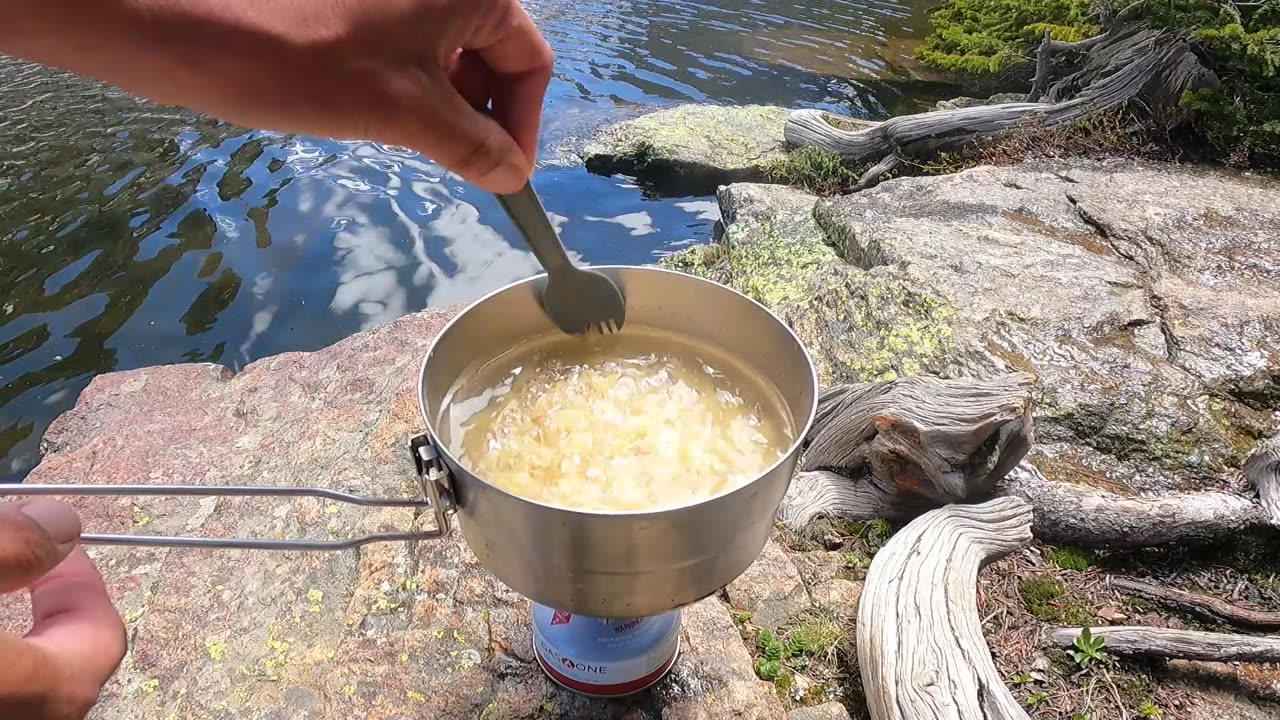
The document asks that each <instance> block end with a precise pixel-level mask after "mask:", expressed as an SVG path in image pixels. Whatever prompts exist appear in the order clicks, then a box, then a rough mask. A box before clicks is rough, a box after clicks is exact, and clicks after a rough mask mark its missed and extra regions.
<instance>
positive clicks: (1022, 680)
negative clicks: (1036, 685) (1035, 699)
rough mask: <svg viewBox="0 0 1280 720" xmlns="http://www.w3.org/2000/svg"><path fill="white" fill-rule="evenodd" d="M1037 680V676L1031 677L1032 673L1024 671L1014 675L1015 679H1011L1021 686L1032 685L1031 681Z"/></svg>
mask: <svg viewBox="0 0 1280 720" xmlns="http://www.w3.org/2000/svg"><path fill="white" fill-rule="evenodd" d="M1035 681H1036V679H1035V678H1033V677H1031V676H1030V675H1028V674H1027V673H1022V674H1020V675H1014V676H1013V679H1012V680H1010V682H1012V683H1013V684H1014V685H1017V686H1019V687H1021V686H1023V685H1030V684H1031V683H1033V682H1035Z"/></svg>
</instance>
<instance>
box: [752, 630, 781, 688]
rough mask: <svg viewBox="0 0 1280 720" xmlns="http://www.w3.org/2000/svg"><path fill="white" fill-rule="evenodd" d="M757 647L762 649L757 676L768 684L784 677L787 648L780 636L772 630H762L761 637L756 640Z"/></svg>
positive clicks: (757, 661) (758, 659)
mask: <svg viewBox="0 0 1280 720" xmlns="http://www.w3.org/2000/svg"><path fill="white" fill-rule="evenodd" d="M756 645H757V646H758V647H759V648H760V657H758V658H756V675H757V676H759V677H760V679H761V680H766V681H768V682H774V681H776V680H777V679H778V678H780V677H782V661H783V660H785V659H786V655H787V648H786V646H785V645H783V644H782V641H781V640H779V639H778V636H777V635H774V634H773V631H772V630H761V631H760V636H759V637H758V638H756Z"/></svg>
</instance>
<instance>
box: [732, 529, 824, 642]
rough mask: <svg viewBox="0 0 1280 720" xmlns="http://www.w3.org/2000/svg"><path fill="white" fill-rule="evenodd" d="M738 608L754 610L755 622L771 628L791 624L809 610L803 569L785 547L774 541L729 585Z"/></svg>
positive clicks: (751, 611)
mask: <svg viewBox="0 0 1280 720" xmlns="http://www.w3.org/2000/svg"><path fill="white" fill-rule="evenodd" d="M725 594H726V595H727V596H728V598H729V604H730V605H732V606H733V608H734V610H739V611H745V612H749V613H751V623H752V624H753V625H758V626H760V627H762V628H766V629H769V630H777V629H778V628H780V627H782V626H784V625H787V624H788V623H790V622H791V620H793V619H794V618H796V617H797V616H799V615H800V614H801V613H803V612H804V611H805V610H808V609H809V595H808V593H807V592H806V591H805V587H804V581H802V580H801V579H800V572H799V571H798V570H796V566H795V565H794V564H792V562H791V558H789V557H788V556H787V554H786V553H785V552H783V551H782V548H781V547H779V545H778V544H777V543H776V542H774V541H773V540H770V541H769V542H768V543H766V544H765V546H764V550H763V551H761V553H760V557H759V558H757V559H756V561H755V562H754V563H752V564H751V566H750V567H748V568H747V570H746V572H744V573H742V575H740V576H739V577H738V579H737V580H734V581H733V582H731V583H729V587H727V588H725Z"/></svg>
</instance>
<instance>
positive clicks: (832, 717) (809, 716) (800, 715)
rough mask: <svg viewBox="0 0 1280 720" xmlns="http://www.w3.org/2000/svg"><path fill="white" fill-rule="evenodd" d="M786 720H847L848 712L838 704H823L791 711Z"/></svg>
mask: <svg viewBox="0 0 1280 720" xmlns="http://www.w3.org/2000/svg"><path fill="white" fill-rule="evenodd" d="M787 720H849V711H848V710H846V709H845V707H844V706H843V705H841V704H840V703H838V702H829V703H823V704H821V705H814V706H812V707H802V708H796V709H795V710H792V711H791V712H790V713H789V714H788V715H787Z"/></svg>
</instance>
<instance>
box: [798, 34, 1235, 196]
mask: <svg viewBox="0 0 1280 720" xmlns="http://www.w3.org/2000/svg"><path fill="white" fill-rule="evenodd" d="M1083 42H1086V43H1090V44H1089V45H1088V46H1086V47H1087V48H1088V49H1089V55H1088V57H1087V58H1086V61H1085V63H1084V66H1083V67H1082V68H1081V69H1080V70H1079V71H1077V72H1075V73H1072V74H1071V75H1069V76H1067V77H1066V78H1064V79H1062V80H1060V81H1059V82H1057V83H1055V84H1054V85H1053V86H1052V87H1050V88H1048V89H1047V90H1046V92H1045V94H1046V96H1047V97H1048V99H1049V100H1050V101H1051V102H1049V103H1040V102H1029V103H1005V104H998V105H983V106H978V107H970V108H960V109H957V110H944V111H938V112H928V113H921V114H917V115H903V116H899V117H895V118H891V119H889V120H886V121H884V122H882V123H877V124H872V125H868V124H866V123H856V124H855V123H852V122H851V121H850V120H847V119H845V118H840V117H838V116H835V115H832V114H830V113H826V112H823V111H820V110H796V111H794V112H792V113H791V114H790V115H788V117H787V122H786V125H785V127H784V130H783V135H784V137H785V139H786V141H787V142H788V143H789V144H792V145H812V146H814V147H818V148H821V149H823V150H827V151H830V152H834V153H839V154H840V155H843V156H844V157H846V158H847V159H849V160H851V161H854V162H858V163H873V162H876V161H878V160H880V159H881V158H884V157H886V156H888V155H896V156H898V157H899V158H910V157H915V158H925V157H929V156H932V155H934V154H936V153H938V152H943V151H961V150H965V149H968V148H970V147H972V146H973V145H974V144H975V143H978V142H980V141H983V140H987V139H991V138H996V137H999V136H1001V135H1003V134H1005V133H1008V132H1010V131H1013V130H1016V129H1018V128H1020V127H1025V126H1026V124H1027V123H1028V122H1033V123H1036V124H1038V125H1040V126H1042V127H1053V126H1056V125H1062V124H1069V123H1074V122H1077V121H1079V120H1081V119H1083V118H1086V117H1088V116H1090V115H1092V114H1095V113H1099V112H1106V111H1110V110H1113V109H1117V108H1121V107H1128V106H1137V107H1140V108H1142V109H1143V110H1144V111H1149V112H1161V111H1165V110H1172V109H1174V108H1176V107H1178V103H1179V102H1180V101H1181V98H1182V95H1183V93H1184V92H1185V91H1187V90H1191V89H1194V88H1198V87H1205V86H1213V85H1216V84H1217V82H1218V81H1217V77H1216V76H1215V75H1214V74H1213V73H1212V72H1211V71H1209V70H1208V69H1206V68H1205V67H1204V66H1203V65H1201V64H1200V61H1199V60H1198V59H1197V58H1196V56H1195V54H1194V53H1192V52H1191V49H1190V47H1189V45H1188V44H1187V41H1186V39H1185V38H1184V37H1182V36H1181V35H1179V34H1177V33H1172V32H1168V31H1163V30H1155V29H1150V28H1145V27H1142V26H1140V25H1131V26H1127V27H1124V28H1116V29H1114V30H1112V31H1111V32H1109V33H1107V34H1106V35H1105V36H1099V39H1098V40H1097V41H1096V42H1094V41H1093V38H1090V39H1089V40H1086V41H1083ZM1055 47H1056V46H1055V45H1054V43H1053V41H1048V45H1046V46H1045V51H1044V52H1045V56H1044V57H1045V60H1044V63H1045V70H1044V72H1045V73H1047V72H1048V65H1047V64H1048V62H1049V53H1051V52H1052V50H1053V49H1054V48H1055ZM1067 47H1069V46H1067V45H1065V44H1064V45H1062V46H1061V48H1063V49H1065V48H1067ZM1046 82H1047V79H1046ZM1068 97H1070V99H1067V98H1068ZM860 185H861V183H860Z"/></svg>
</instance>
